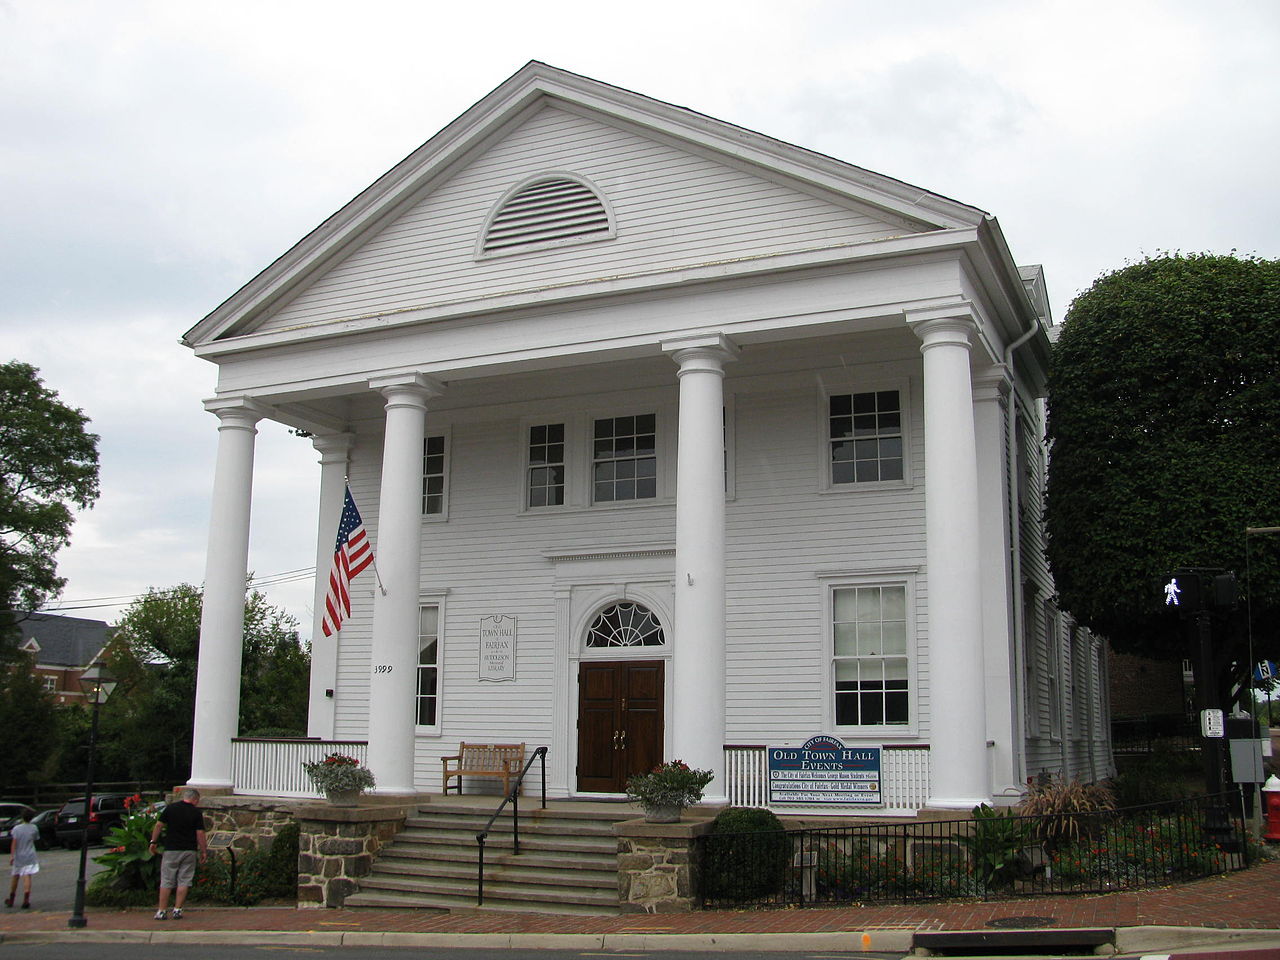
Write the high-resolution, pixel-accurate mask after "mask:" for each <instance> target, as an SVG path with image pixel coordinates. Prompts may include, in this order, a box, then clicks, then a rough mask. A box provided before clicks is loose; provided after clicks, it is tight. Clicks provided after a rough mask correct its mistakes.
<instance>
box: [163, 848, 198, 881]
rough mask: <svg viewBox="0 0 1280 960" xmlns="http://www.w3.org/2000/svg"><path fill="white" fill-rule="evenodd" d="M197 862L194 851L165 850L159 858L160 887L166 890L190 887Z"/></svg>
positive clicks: (194, 875)
mask: <svg viewBox="0 0 1280 960" xmlns="http://www.w3.org/2000/svg"><path fill="white" fill-rule="evenodd" d="M199 862H200V854H199V852H198V851H196V850H166V851H165V852H164V855H163V856H161V858H160V886H161V887H163V888H164V889H166V890H172V889H174V888H175V887H189V886H191V881H193V880H194V879H195V878H196V864H197V863H199Z"/></svg>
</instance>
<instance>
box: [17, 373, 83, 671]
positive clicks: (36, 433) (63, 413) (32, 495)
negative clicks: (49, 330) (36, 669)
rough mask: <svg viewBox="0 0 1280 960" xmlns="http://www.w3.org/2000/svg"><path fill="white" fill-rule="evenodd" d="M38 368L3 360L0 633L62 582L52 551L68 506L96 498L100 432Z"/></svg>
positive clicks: (66, 523) (67, 528)
mask: <svg viewBox="0 0 1280 960" xmlns="http://www.w3.org/2000/svg"><path fill="white" fill-rule="evenodd" d="M36 374H37V371H36V368H35V367H33V366H31V365H30V364H27V363H21V362H19V361H17V360H13V361H10V362H9V363H5V364H0V640H5V639H8V638H11V637H12V636H13V635H14V633H15V632H16V631H15V629H14V627H15V624H16V623H17V619H18V617H19V615H20V614H19V611H23V610H36V609H38V608H39V607H40V606H42V605H43V604H44V603H46V602H47V601H48V600H49V599H50V598H52V597H54V596H57V594H58V591H59V590H61V589H62V585H63V583H64V582H65V581H64V580H63V578H61V577H59V576H58V575H57V566H56V564H55V562H54V555H55V554H56V553H57V552H58V550H59V549H61V548H62V547H64V546H66V545H67V543H68V542H69V541H70V538H71V523H72V520H73V519H74V518H73V516H72V513H71V508H72V507H73V506H74V507H80V508H81V509H84V508H87V507H89V506H90V505H91V504H92V503H93V502H94V501H95V500H97V498H98V437H97V436H96V435H95V434H92V433H89V432H88V431H87V430H86V429H85V428H86V425H87V424H88V422H89V420H88V418H87V417H86V416H85V415H84V414H83V413H81V412H80V411H79V410H76V409H74V408H72V407H68V406H67V405H66V404H64V403H62V402H60V401H59V400H58V395H57V394H56V393H55V392H54V391H52V390H50V389H48V388H47V387H45V385H44V383H43V382H42V381H41V380H40V378H39V377H38V376H37V375H36ZM4 646H5V645H4V644H0V650H3V649H4Z"/></svg>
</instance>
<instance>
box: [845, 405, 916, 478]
mask: <svg viewBox="0 0 1280 960" xmlns="http://www.w3.org/2000/svg"><path fill="white" fill-rule="evenodd" d="M902 414H903V410H902V391H900V390H873V391H868V392H866V393H835V394H831V395H830V396H829V397H828V398H827V447H828V451H829V464H830V471H831V474H830V477H831V483H832V484H833V485H839V484H859V483H879V482H881V481H885V480H902V479H903V478H904V476H905V472H904V448H903V432H902V429H903V428H902V421H903V416H902Z"/></svg>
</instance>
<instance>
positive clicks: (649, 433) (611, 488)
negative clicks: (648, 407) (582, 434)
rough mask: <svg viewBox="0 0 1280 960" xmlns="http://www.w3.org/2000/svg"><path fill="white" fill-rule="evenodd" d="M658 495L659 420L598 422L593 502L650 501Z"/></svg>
mask: <svg viewBox="0 0 1280 960" xmlns="http://www.w3.org/2000/svg"><path fill="white" fill-rule="evenodd" d="M657 495H658V426H657V416H656V415H655V414H652V413H645V414H640V415H638V416H631V417H603V418H600V419H597V420H596V421H595V423H594V425H593V430H592V459H591V500H592V502H593V503H613V502H616V501H619V500H651V499H653V498H655V497H657Z"/></svg>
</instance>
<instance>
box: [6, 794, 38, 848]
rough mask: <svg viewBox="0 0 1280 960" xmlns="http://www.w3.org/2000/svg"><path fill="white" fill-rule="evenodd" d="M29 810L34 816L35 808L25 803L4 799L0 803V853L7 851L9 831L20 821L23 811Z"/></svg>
mask: <svg viewBox="0 0 1280 960" xmlns="http://www.w3.org/2000/svg"><path fill="white" fill-rule="evenodd" d="M27 811H30V813H31V815H32V816H33V817H34V816H35V812H36V808H35V807H29V806H27V805H26V804H25V803H12V802H9V801H5V802H3V803H0V853H8V852H9V845H10V843H11V841H10V839H9V831H10V830H12V829H13V828H14V827H16V826H17V825H18V824H20V823H21V822H22V815H23V813H25V812H27Z"/></svg>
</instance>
